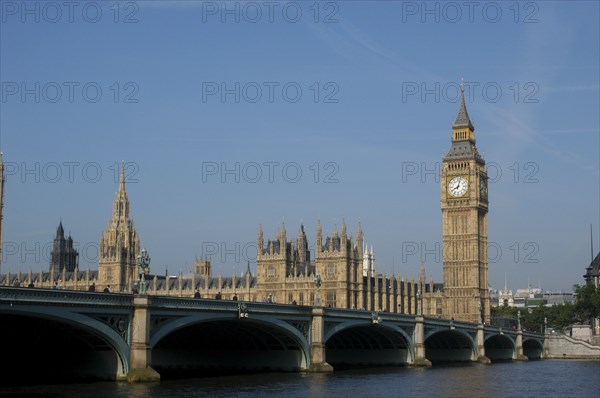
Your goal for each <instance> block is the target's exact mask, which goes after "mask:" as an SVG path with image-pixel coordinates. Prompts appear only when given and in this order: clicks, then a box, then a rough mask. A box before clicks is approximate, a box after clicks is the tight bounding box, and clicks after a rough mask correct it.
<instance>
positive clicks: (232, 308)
mask: <svg viewBox="0 0 600 398" xmlns="http://www.w3.org/2000/svg"><path fill="white" fill-rule="evenodd" d="M149 301H150V304H149V305H150V306H151V307H156V308H160V309H166V310H171V311H172V310H184V311H185V310H202V311H218V312H223V311H226V312H237V311H238V305H239V303H244V304H246V310H247V311H248V313H250V314H252V313H260V314H284V315H300V316H307V317H310V315H311V311H312V307H306V306H299V305H287V304H271V303H269V304H267V303H257V302H253V301H233V300H213V299H194V298H179V297H158V296H152V297H149Z"/></svg>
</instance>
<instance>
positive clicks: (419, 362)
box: [412, 316, 431, 367]
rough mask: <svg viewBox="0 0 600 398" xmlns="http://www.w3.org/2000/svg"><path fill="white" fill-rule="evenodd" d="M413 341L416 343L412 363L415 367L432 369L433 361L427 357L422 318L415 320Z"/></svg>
mask: <svg viewBox="0 0 600 398" xmlns="http://www.w3.org/2000/svg"><path fill="white" fill-rule="evenodd" d="M413 340H414V342H415V358H414V361H413V363H412V364H413V366H425V367H431V361H430V360H429V359H427V357H426V356H425V354H426V353H425V325H424V323H423V317H422V316H418V317H416V318H415V332H414V336H413Z"/></svg>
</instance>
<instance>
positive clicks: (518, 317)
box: [517, 310, 521, 330]
mask: <svg viewBox="0 0 600 398" xmlns="http://www.w3.org/2000/svg"><path fill="white" fill-rule="evenodd" d="M517 330H521V310H518V311H517Z"/></svg>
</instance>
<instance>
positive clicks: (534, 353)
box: [523, 338, 544, 359]
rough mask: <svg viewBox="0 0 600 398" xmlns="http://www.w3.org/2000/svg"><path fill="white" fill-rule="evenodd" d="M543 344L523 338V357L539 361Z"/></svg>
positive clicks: (542, 351)
mask: <svg viewBox="0 0 600 398" xmlns="http://www.w3.org/2000/svg"><path fill="white" fill-rule="evenodd" d="M543 353H544V344H543V343H542V342H540V341H539V340H538V339H535V338H523V355H525V356H526V357H527V358H529V359H541V358H542V356H543Z"/></svg>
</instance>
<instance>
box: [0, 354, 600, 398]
mask: <svg viewBox="0 0 600 398" xmlns="http://www.w3.org/2000/svg"><path fill="white" fill-rule="evenodd" d="M0 396H3V397H7V396H39V397H42V396H49V397H115V398H117V397H131V398H142V397H153V398H154V397H175V398H177V397H205V398H208V397H215V398H217V397H218V398H236V397H261V398H270V397H315V398H319V397H328V398H329V397H346V398H350V397H386V398H389V397H400V396H402V397H431V398H433V397H489V398H492V397H561V398H565V397H577V398H587V397H590V398H594V397H595V398H597V397H599V396H600V361H576V360H542V361H531V362H513V363H510V362H507V363H495V364H491V365H481V364H461V365H445V366H444V365H438V366H434V367H433V368H429V369H423V368H379V369H362V370H347V371H340V372H334V373H331V374H308V373H270V374H256V375H247V376H223V377H210V378H208V377H207V378H199V379H186V380H168V381H163V382H160V383H152V384H128V383H125V382H119V383H116V382H99V383H89V384H69V385H51V386H29V387H13V388H10V389H3V388H0Z"/></svg>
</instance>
